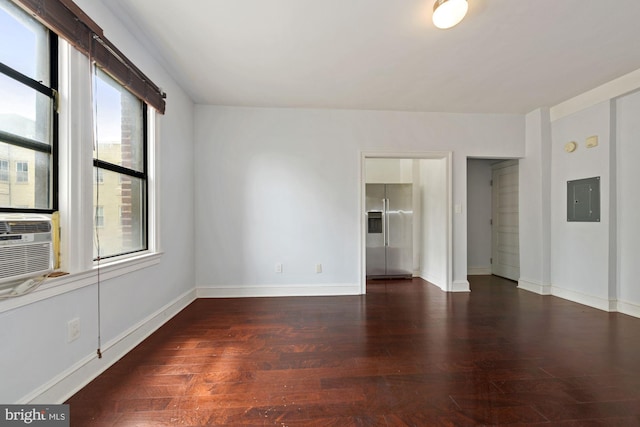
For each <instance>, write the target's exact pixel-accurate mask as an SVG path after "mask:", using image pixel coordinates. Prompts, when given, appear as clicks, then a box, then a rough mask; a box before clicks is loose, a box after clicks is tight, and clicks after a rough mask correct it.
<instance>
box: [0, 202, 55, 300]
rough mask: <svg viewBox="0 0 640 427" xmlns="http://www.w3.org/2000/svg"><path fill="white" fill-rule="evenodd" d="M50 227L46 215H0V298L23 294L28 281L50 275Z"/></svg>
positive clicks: (51, 247) (51, 253) (52, 259)
mask: <svg viewBox="0 0 640 427" xmlns="http://www.w3.org/2000/svg"><path fill="white" fill-rule="evenodd" d="M51 227H52V226H51V219H50V218H48V217H47V216H45V215H29V214H0V296H3V295H6V294H7V293H13V294H14V295H15V294H19V293H23V292H24V291H25V290H27V288H29V287H30V286H31V284H26V283H27V282H28V281H29V280H30V279H33V278H35V277H39V276H44V275H46V274H49V273H51V272H52V271H53V265H54V258H53V242H52V234H51ZM12 288H15V289H12ZM19 288H20V289H19ZM16 290H18V291H16Z"/></svg>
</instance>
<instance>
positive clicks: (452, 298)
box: [67, 276, 640, 427]
mask: <svg viewBox="0 0 640 427" xmlns="http://www.w3.org/2000/svg"><path fill="white" fill-rule="evenodd" d="M470 281H471V288H472V292H471V293H461V294H447V293H444V292H442V291H440V290H439V289H438V288H436V287H435V286H433V285H430V284H428V283H426V282H424V281H422V280H419V279H414V280H400V281H374V282H372V283H371V284H369V285H368V292H367V295H365V296H353V297H308V298H300V297H295V298H251V299H199V300H197V301H195V302H194V303H192V304H191V305H190V306H189V307H187V308H186V309H185V310H183V311H182V312H181V313H180V314H178V315H177V316H176V317H175V318H173V319H172V320H170V321H169V322H168V323H167V324H166V325H165V326H163V327H162V328H161V329H160V330H158V331H157V332H156V333H155V334H153V335H152V336H151V337H149V338H148V339H147V340H146V341H144V342H143V343H142V344H141V345H140V346H138V347H137V348H135V349H134V350H133V351H132V352H130V353H129V354H128V355H127V356H125V357H124V358H123V359H122V360H121V361H119V362H118V363H117V364H115V365H114V366H113V367H112V368H110V369H109V370H107V371H106V372H105V373H104V374H102V375H101V376H100V377H98V378H97V379H95V380H94V381H93V382H91V383H90V384H89V385H87V386H86V387H85V388H84V389H82V390H81V391H80V392H78V393H77V394H76V395H74V396H73V397H72V398H71V399H69V401H68V402H67V403H69V404H70V407H71V425H72V426H82V427H84V426H118V427H122V426H154V427H156V426H203V425H223V426H241V425H243V426H264V425H271V426H281V427H282V426H340V427H342V426H475V425H507V424H518V425H536V426H639V425H640V319H636V318H632V317H629V316H625V315H621V314H615V313H605V312H602V311H599V310H595V309H591V308H588V307H585V306H582V305H579V304H574V303H571V302H568V301H565V300H562V299H559V298H555V297H551V296H540V295H536V294H532V293H529V292H526V291H522V290H518V289H517V288H516V285H515V284H514V283H513V282H510V281H507V280H504V279H500V278H497V277H491V276H475V277H471V278H470Z"/></svg>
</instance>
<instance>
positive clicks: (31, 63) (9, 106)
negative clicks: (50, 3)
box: [0, 0, 57, 212]
mask: <svg viewBox="0 0 640 427" xmlns="http://www.w3.org/2000/svg"><path fill="white" fill-rule="evenodd" d="M0 28H2V32H3V35H2V37H0V93H1V94H2V96H0V157H2V158H3V160H2V161H0V181H2V182H3V185H2V187H7V188H0V211H5V212H7V211H33V212H53V211H54V210H56V209H57V187H56V186H57V164H56V159H55V156H56V155H57V154H56V148H57V147H56V145H57V114H56V113H55V108H54V107H55V105H54V104H55V94H56V89H57V38H56V36H55V35H54V34H52V33H50V32H49V30H47V29H46V28H45V27H44V26H43V25H42V24H40V23H39V22H38V21H36V20H35V19H33V18H32V17H31V16H29V14H27V13H25V12H24V11H23V10H22V9H20V8H19V7H17V6H15V5H14V4H13V2H11V1H9V0H0ZM11 164H15V165H16V166H15V173H16V176H15V178H14V179H11V176H10V173H9V171H10V165H11ZM12 181H13V182H12ZM4 183H6V184H4ZM13 183H16V184H21V185H20V187H19V188H11V187H12V184H13ZM23 206H26V208H23Z"/></svg>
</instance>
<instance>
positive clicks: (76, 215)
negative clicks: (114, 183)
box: [58, 40, 161, 278]
mask: <svg viewBox="0 0 640 427" xmlns="http://www.w3.org/2000/svg"><path fill="white" fill-rule="evenodd" d="M58 50H59V52H60V60H59V64H60V73H59V74H60V77H59V80H60V81H59V86H60V93H61V96H62V99H61V108H60V114H59V128H60V138H59V151H60V156H59V164H60V168H59V170H60V177H59V193H60V194H59V206H60V227H61V230H62V236H61V248H60V251H61V253H62V256H61V261H62V262H61V270H62V271H65V272H69V273H72V275H75V274H78V273H83V272H89V271H95V270H97V269H98V268H100V271H101V278H102V277H104V276H103V275H102V272H103V271H105V269H108V268H111V267H112V266H113V267H114V268H116V266H117V268H121V267H122V266H123V265H124V267H127V266H129V267H131V268H133V269H134V270H131V271H135V269H136V266H140V268H145V267H146V264H145V263H142V264H141V263H139V262H138V261H139V259H141V258H145V257H150V256H151V257H154V256H155V255H160V254H161V248H160V239H159V232H160V230H159V225H160V218H159V212H160V209H159V197H158V194H157V193H158V188H159V187H158V185H159V179H158V176H157V171H158V168H157V164H158V161H159V153H158V149H159V147H158V145H159V144H158V143H157V141H158V140H159V139H158V131H159V124H158V120H157V114H158V113H157V112H156V111H155V110H154V109H153V108H149V110H148V114H147V126H148V132H147V134H148V138H147V144H148V152H147V162H148V165H147V171H148V179H147V186H148V193H147V206H148V230H147V233H148V242H149V243H148V248H147V250H145V251H140V252H135V253H132V254H127V255H122V256H119V257H114V258H109V259H107V260H104V259H103V260H101V261H100V262H97V261H93V255H92V254H93V236H94V233H95V231H94V229H93V216H92V215H87V212H93V188H94V185H95V183H94V179H93V173H94V168H93V150H92V147H91V145H90V144H87V143H86V141H91V140H93V132H94V130H93V114H92V108H87V106H92V105H93V102H92V100H91V88H92V85H93V83H92V72H91V65H90V63H89V60H88V58H87V57H86V56H85V55H83V54H82V53H80V52H79V51H77V50H76V49H75V48H73V47H72V46H71V45H69V44H68V43H67V42H65V41H64V40H60V42H59V46H58ZM69 230H73V233H71V232H69ZM125 270H126V271H127V272H129V270H128V267H127V268H125Z"/></svg>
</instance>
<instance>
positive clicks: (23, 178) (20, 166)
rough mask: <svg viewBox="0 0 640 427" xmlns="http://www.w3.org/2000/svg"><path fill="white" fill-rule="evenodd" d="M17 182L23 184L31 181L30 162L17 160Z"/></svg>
mask: <svg viewBox="0 0 640 427" xmlns="http://www.w3.org/2000/svg"><path fill="white" fill-rule="evenodd" d="M16 182H18V183H22V184H24V183H27V182H29V163H28V162H16Z"/></svg>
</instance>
